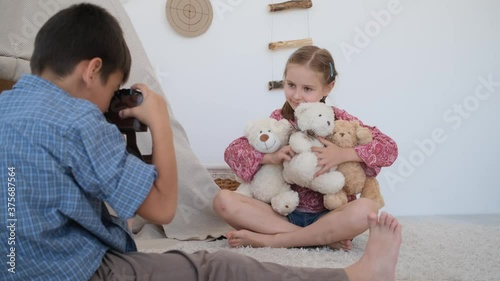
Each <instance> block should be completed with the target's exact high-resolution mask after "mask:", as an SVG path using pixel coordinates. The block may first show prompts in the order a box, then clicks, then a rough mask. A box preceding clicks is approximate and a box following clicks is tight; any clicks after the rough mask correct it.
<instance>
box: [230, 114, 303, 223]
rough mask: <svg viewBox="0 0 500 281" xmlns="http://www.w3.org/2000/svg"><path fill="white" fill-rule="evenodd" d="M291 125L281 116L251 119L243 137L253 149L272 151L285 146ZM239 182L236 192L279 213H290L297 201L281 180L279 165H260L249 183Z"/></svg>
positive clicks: (294, 193) (293, 193)
mask: <svg viewBox="0 0 500 281" xmlns="http://www.w3.org/2000/svg"><path fill="white" fill-rule="evenodd" d="M291 130H292V126H291V125H290V123H289V122H288V121H287V120H285V119H283V120H280V121H277V120H275V119H273V118H266V119H261V120H257V121H254V122H251V123H249V124H248V125H247V127H246V129H245V137H246V138H247V139H248V142H249V143H250V145H252V146H253V147H254V148H255V149H256V150H257V151H259V152H262V153H273V152H276V151H278V150H279V149H280V148H282V147H283V146H285V145H286V144H287V141H288V137H289V136H290V132H291ZM238 181H240V182H241V184H240V186H239V187H238V189H237V190H236V192H238V193H240V194H243V195H246V196H249V197H253V198H255V199H257V200H260V201H263V202H266V203H271V207H272V208H273V210H274V211H276V212H277V213H279V214H281V215H284V216H285V215H288V214H289V213H291V212H293V211H294V210H295V208H296V207H297V206H298V204H299V196H298V193H297V192H295V191H293V190H291V189H290V185H289V184H288V183H286V182H285V180H284V179H283V165H281V164H279V165H277V164H264V165H262V166H261V167H260V169H259V170H258V171H257V173H256V174H255V175H254V177H253V180H252V182H249V183H247V182H243V181H242V180H241V179H238Z"/></svg>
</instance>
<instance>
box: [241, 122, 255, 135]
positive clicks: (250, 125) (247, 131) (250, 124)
mask: <svg viewBox="0 0 500 281" xmlns="http://www.w3.org/2000/svg"><path fill="white" fill-rule="evenodd" d="M253 124H254V123H253V122H251V121H249V122H247V124H246V125H245V130H244V131H243V135H244V136H245V137H246V138H248V136H249V135H250V132H251V131H252V128H253Z"/></svg>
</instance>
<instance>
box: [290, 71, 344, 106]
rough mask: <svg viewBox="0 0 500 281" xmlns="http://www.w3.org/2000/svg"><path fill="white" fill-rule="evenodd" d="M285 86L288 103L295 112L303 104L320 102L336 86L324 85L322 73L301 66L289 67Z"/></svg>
mask: <svg viewBox="0 0 500 281" xmlns="http://www.w3.org/2000/svg"><path fill="white" fill-rule="evenodd" d="M284 84H285V85H284V90H285V98H286V101H287V102H288V103H289V104H290V106H291V107H292V108H293V109H294V110H295V108H297V106H298V105H299V104H301V103H303V102H319V101H320V100H321V99H322V98H323V97H326V96H328V94H329V93H330V91H331V90H332V88H333V85H334V83H331V84H329V85H324V83H323V81H322V75H321V73H320V72H316V71H313V70H311V69H309V68H307V67H306V66H304V65H299V64H289V65H288V68H287V71H286V77H285V80H284Z"/></svg>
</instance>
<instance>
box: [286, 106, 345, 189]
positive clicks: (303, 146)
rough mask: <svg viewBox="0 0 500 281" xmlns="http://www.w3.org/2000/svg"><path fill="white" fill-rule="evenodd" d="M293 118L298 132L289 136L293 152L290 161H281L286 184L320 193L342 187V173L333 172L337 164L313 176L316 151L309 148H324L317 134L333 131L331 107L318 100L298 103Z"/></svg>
mask: <svg viewBox="0 0 500 281" xmlns="http://www.w3.org/2000/svg"><path fill="white" fill-rule="evenodd" d="M295 120H296V121H297V126H298V129H299V131H297V132H294V133H293V134H292V135H291V136H290V141H289V144H290V147H291V148H292V149H293V151H295V153H296V154H295V156H294V157H293V158H292V160H290V161H289V162H288V161H285V162H284V163H283V167H284V170H283V177H284V178H285V180H286V182H288V183H294V184H297V185H300V186H303V187H307V188H310V189H312V190H314V191H317V192H320V193H322V194H332V193H337V192H338V191H340V190H341V189H342V187H343V186H344V183H345V178H344V175H342V173H340V172H338V171H336V168H337V167H333V168H331V169H330V170H329V171H327V172H325V173H323V174H322V175H320V176H318V177H314V174H316V172H318V171H319V170H320V167H318V158H317V156H316V153H314V152H312V151H311V148H312V147H324V145H323V144H322V143H321V142H320V141H319V140H318V139H317V136H321V137H326V136H327V135H329V134H331V133H332V132H333V128H334V121H335V116H334V113H333V109H332V108H331V107H330V106H328V105H326V104H324V103H321V102H309V103H301V104H300V105H299V106H297V108H296V109H295Z"/></svg>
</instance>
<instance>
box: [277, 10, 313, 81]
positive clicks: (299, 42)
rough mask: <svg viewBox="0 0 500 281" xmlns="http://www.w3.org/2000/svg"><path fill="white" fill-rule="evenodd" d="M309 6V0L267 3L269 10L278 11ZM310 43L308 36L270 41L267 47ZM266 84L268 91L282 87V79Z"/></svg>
mask: <svg viewBox="0 0 500 281" xmlns="http://www.w3.org/2000/svg"><path fill="white" fill-rule="evenodd" d="M311 7H312V1H311V0H291V1H286V2H282V3H276V4H269V5H268V8H269V11H270V12H278V11H284V10H290V9H309V8H311ZM308 20H309V14H308ZM308 24H309V22H308ZM308 33H309V32H308ZM271 34H272V32H271ZM271 41H273V40H272V36H271ZM312 44H313V41H312V39H311V38H310V37H309V38H304V39H298V40H288V41H276V42H271V43H269V45H268V48H269V50H276V49H282V48H297V47H302V46H307V45H312ZM272 65H273V69H274V61H273V62H272ZM273 75H274V70H273ZM267 85H268V89H269V91H271V90H274V89H283V80H273V81H269V82H268V84H267Z"/></svg>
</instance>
